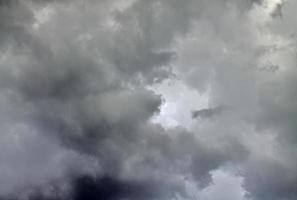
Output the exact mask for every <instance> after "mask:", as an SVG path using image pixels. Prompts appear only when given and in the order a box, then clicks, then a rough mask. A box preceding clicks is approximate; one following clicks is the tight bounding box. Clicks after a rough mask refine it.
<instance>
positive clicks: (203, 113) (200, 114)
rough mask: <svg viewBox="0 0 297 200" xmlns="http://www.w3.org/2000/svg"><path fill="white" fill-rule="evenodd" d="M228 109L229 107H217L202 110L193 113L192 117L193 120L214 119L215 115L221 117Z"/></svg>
mask: <svg viewBox="0 0 297 200" xmlns="http://www.w3.org/2000/svg"><path fill="white" fill-rule="evenodd" d="M227 109H228V107H227V106H217V107H214V108H206V109H201V110H197V111H193V112H192V117H193V118H201V119H204V118H212V117H214V116H215V115H220V114H222V112H224V111H226V110H227Z"/></svg>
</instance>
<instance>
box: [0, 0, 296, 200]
mask: <svg viewBox="0 0 297 200" xmlns="http://www.w3.org/2000/svg"><path fill="white" fill-rule="evenodd" d="M269 3H270V2H269V1H255V0H253V1H251V0H242V1H237V0H224V1H219V0H199V1H196V0H185V1H180V0H151V1H147V0H136V1H132V0H131V1H120V0H119V1H117V0H112V1H94V0H89V1H83V2H82V1H78V0H77V1H66V0H65V1H54V0H53V1H50V0H47V1H41V0H31V1H16V0H15V1H0V16H1V17H0V29H1V32H0V54H1V55H0V128H1V135H0V196H1V197H4V198H10V197H11V198H12V199H26V198H31V199H41V198H45V199H67V198H73V199H74V200H80V199H114V200H117V199H143V200H146V199H173V198H176V199H178V197H181V196H182V197H183V198H186V199H187V198H188V199H190V198H191V197H190V196H189V194H188V192H187V188H186V186H185V182H186V181H187V180H194V182H195V184H196V185H197V187H198V188H199V189H203V188H206V187H211V183H212V172H213V171H215V170H217V169H220V168H222V167H226V166H227V167H226V168H228V166H229V165H231V166H236V167H240V168H242V169H243V173H242V174H241V175H242V176H243V178H244V186H245V189H246V190H247V192H249V193H250V196H251V197H252V198H254V199H261V198H264V199H265V198H267V199H268V198H270V199H271V198H272V197H275V199H277V198H279V199H281V198H287V199H294V198H295V197H296V193H295V192H294V189H293V188H294V187H295V186H296V182H297V181H296V177H295V176H291V175H292V174H294V172H296V167H295V164H296V163H295V162H294V161H289V160H290V159H289V158H291V155H293V154H294V152H295V148H294V146H293V145H292V144H295V143H294V140H292V138H294V137H295V134H294V133H295V130H296V126H295V124H294V123H295V121H294V119H295V113H296V112H295V110H296V106H295V103H294V102H296V101H295V100H296V98H295V96H296V95H295V93H296V92H295V90H294V84H295V83H296V81H295V74H296V71H295V69H294V68H290V67H288V69H282V66H286V65H285V64H287V63H280V64H279V63H277V64H274V63H272V64H273V65H275V66H279V70H277V71H276V72H275V73H270V75H267V70H261V69H262V68H263V66H258V62H260V61H261V59H260V58H259V56H261V55H266V54H267V52H268V51H269V49H268V48H265V47H263V45H262V44H258V43H257V40H256V39H255V38H256V35H258V34H259V35H261V33H260V32H261V31H259V32H257V31H258V29H257V28H255V27H256V26H254V24H255V22H254V21H253V18H252V17H253V14H255V13H256V12H257V9H259V10H260V11H261V9H266V7H267V9H268V8H270V7H269V5H270V4H269ZM266 4H267V5H268V4H269V5H268V6H267V5H266ZM279 5H280V6H279ZM282 5H283V4H277V5H276V6H275V5H274V7H273V6H272V8H271V10H269V11H267V13H268V16H269V17H271V16H274V15H283V19H287V20H288V21H289V22H286V21H285V22H284V23H281V24H277V23H276V24H273V23H271V24H269V27H268V28H269V30H270V28H271V30H273V33H275V34H278V35H281V36H282V35H283V32H281V31H280V32H279V30H288V32H292V31H295V29H294V28H292V27H291V26H290V25H291V22H294V20H293V19H292V17H291V18H290V16H293V14H292V13H294V12H293V11H292V10H290V9H291V8H288V7H286V6H283V7H282ZM294 5H295V4H294ZM288 10H289V11H288ZM280 11H281V12H280ZM252 12H255V13H252ZM251 13H252V14H251ZM269 19H270V18H269ZM271 19H272V20H278V19H277V18H273V17H271ZM263 23H264V25H263V27H266V28H267V26H265V25H266V24H265V23H266V22H263ZM279 23H280V22H279ZM259 26H261V24H260V25H259ZM278 27H283V28H284V29H281V28H278ZM259 37H260V36H259ZM193 38H194V39H193ZM243 38H244V39H243ZM191 39H193V40H191ZM262 39H263V38H262ZM188 40H189V41H188ZM263 40H264V39H263ZM179 41H181V43H182V45H184V46H183V47H181V48H179V44H177V43H179ZM187 45H188V46H187ZM272 46H273V45H272ZM183 48H184V49H183ZM258 52H262V53H261V55H259V53H258ZM280 57H281V56H280ZM293 63H295V62H293ZM173 66H174V67H173ZM261 67H262V68H261ZM173 68H174V69H173ZM286 70H288V71H286ZM279 71H285V72H284V73H283V74H282V75H277V76H276V78H275V77H271V76H273V75H272V74H277V73H278V72H279ZM173 73H176V74H173ZM174 75H175V76H180V77H179V78H180V80H182V81H183V83H185V84H187V85H188V86H190V87H192V88H195V89H197V90H198V91H200V92H203V91H206V90H208V88H210V89H209V90H211V92H210V102H211V103H212V104H213V105H230V106H232V108H233V107H234V111H233V110H232V113H231V112H230V113H228V115H224V113H225V110H226V109H228V108H225V106H213V107H210V108H207V109H203V110H197V111H194V112H193V118H197V117H199V118H208V119H209V120H205V121H207V122H205V124H203V125H202V127H199V126H198V128H197V129H195V130H188V131H186V130H182V129H178V128H176V129H174V128H173V129H169V130H164V129H163V128H162V127H160V126H159V125H156V124H152V123H151V122H150V121H151V118H152V117H153V116H154V115H156V114H158V113H159V110H160V106H161V105H162V97H161V96H160V95H157V94H155V93H154V92H153V91H151V90H149V89H148V88H149V87H153V84H154V83H159V82H162V81H163V80H166V79H168V78H170V77H172V76H174ZM266 80H268V82H266V83H263V82H264V81H266ZM261 81H263V82H261ZM269 81H271V82H269ZM270 83H271V84H272V87H270V86H267V85H270ZM181 92H182V91H181ZM276 97H277V98H276ZM229 114H230V115H229ZM213 116H217V117H213ZM198 121H199V120H196V121H195V123H200V122H198ZM200 121H201V120H200ZM243 124H244V125H243ZM250 126H251V127H253V128H254V129H253V128H251V129H252V130H255V131H265V130H267V129H273V131H276V132H277V133H278V134H277V136H278V137H276V138H275V140H273V142H275V143H276V144H279V141H282V142H283V143H282V144H285V145H286V148H283V149H282V150H281V151H280V150H279V151H280V152H278V153H279V154H276V155H274V154H273V155H272V158H270V157H269V156H270V154H269V156H267V155H266V154H265V155H262V153H263V154H264V151H263V152H262V151H259V152H258V150H257V148H256V147H254V148H251V147H250V146H249V145H251V146H252V144H251V142H250V141H251V140H252V139H250V137H252V136H250V135H246V134H243V133H242V132H248V131H246V130H243V129H244V128H246V127H250ZM243 127H244V128H243ZM280 133H283V134H280ZM259 137H260V136H259ZM263 137H264V136H263ZM260 139H263V138H262V137H260ZM263 140H264V139H263ZM261 141H262V140H261ZM255 142H258V141H255ZM264 142H265V141H264ZM290 142H291V143H290ZM269 144H270V143H269ZM279 155H281V156H283V157H282V159H283V160H281V159H280V160H278V162H280V163H277V162H276V161H275V162H273V161H271V160H273V159H276V160H277V159H279V158H278V156H279ZM261 156H263V157H261ZM257 159H259V161H258V160H257ZM265 159H267V162H266V161H265ZM231 169H233V168H231ZM234 173H236V172H234ZM258 174H260V175H259V176H260V177H261V179H260V180H258V179H257V177H258ZM279 174H285V176H283V177H281V176H279ZM253 185H255V186H253ZM69 195H70V196H69Z"/></svg>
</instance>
